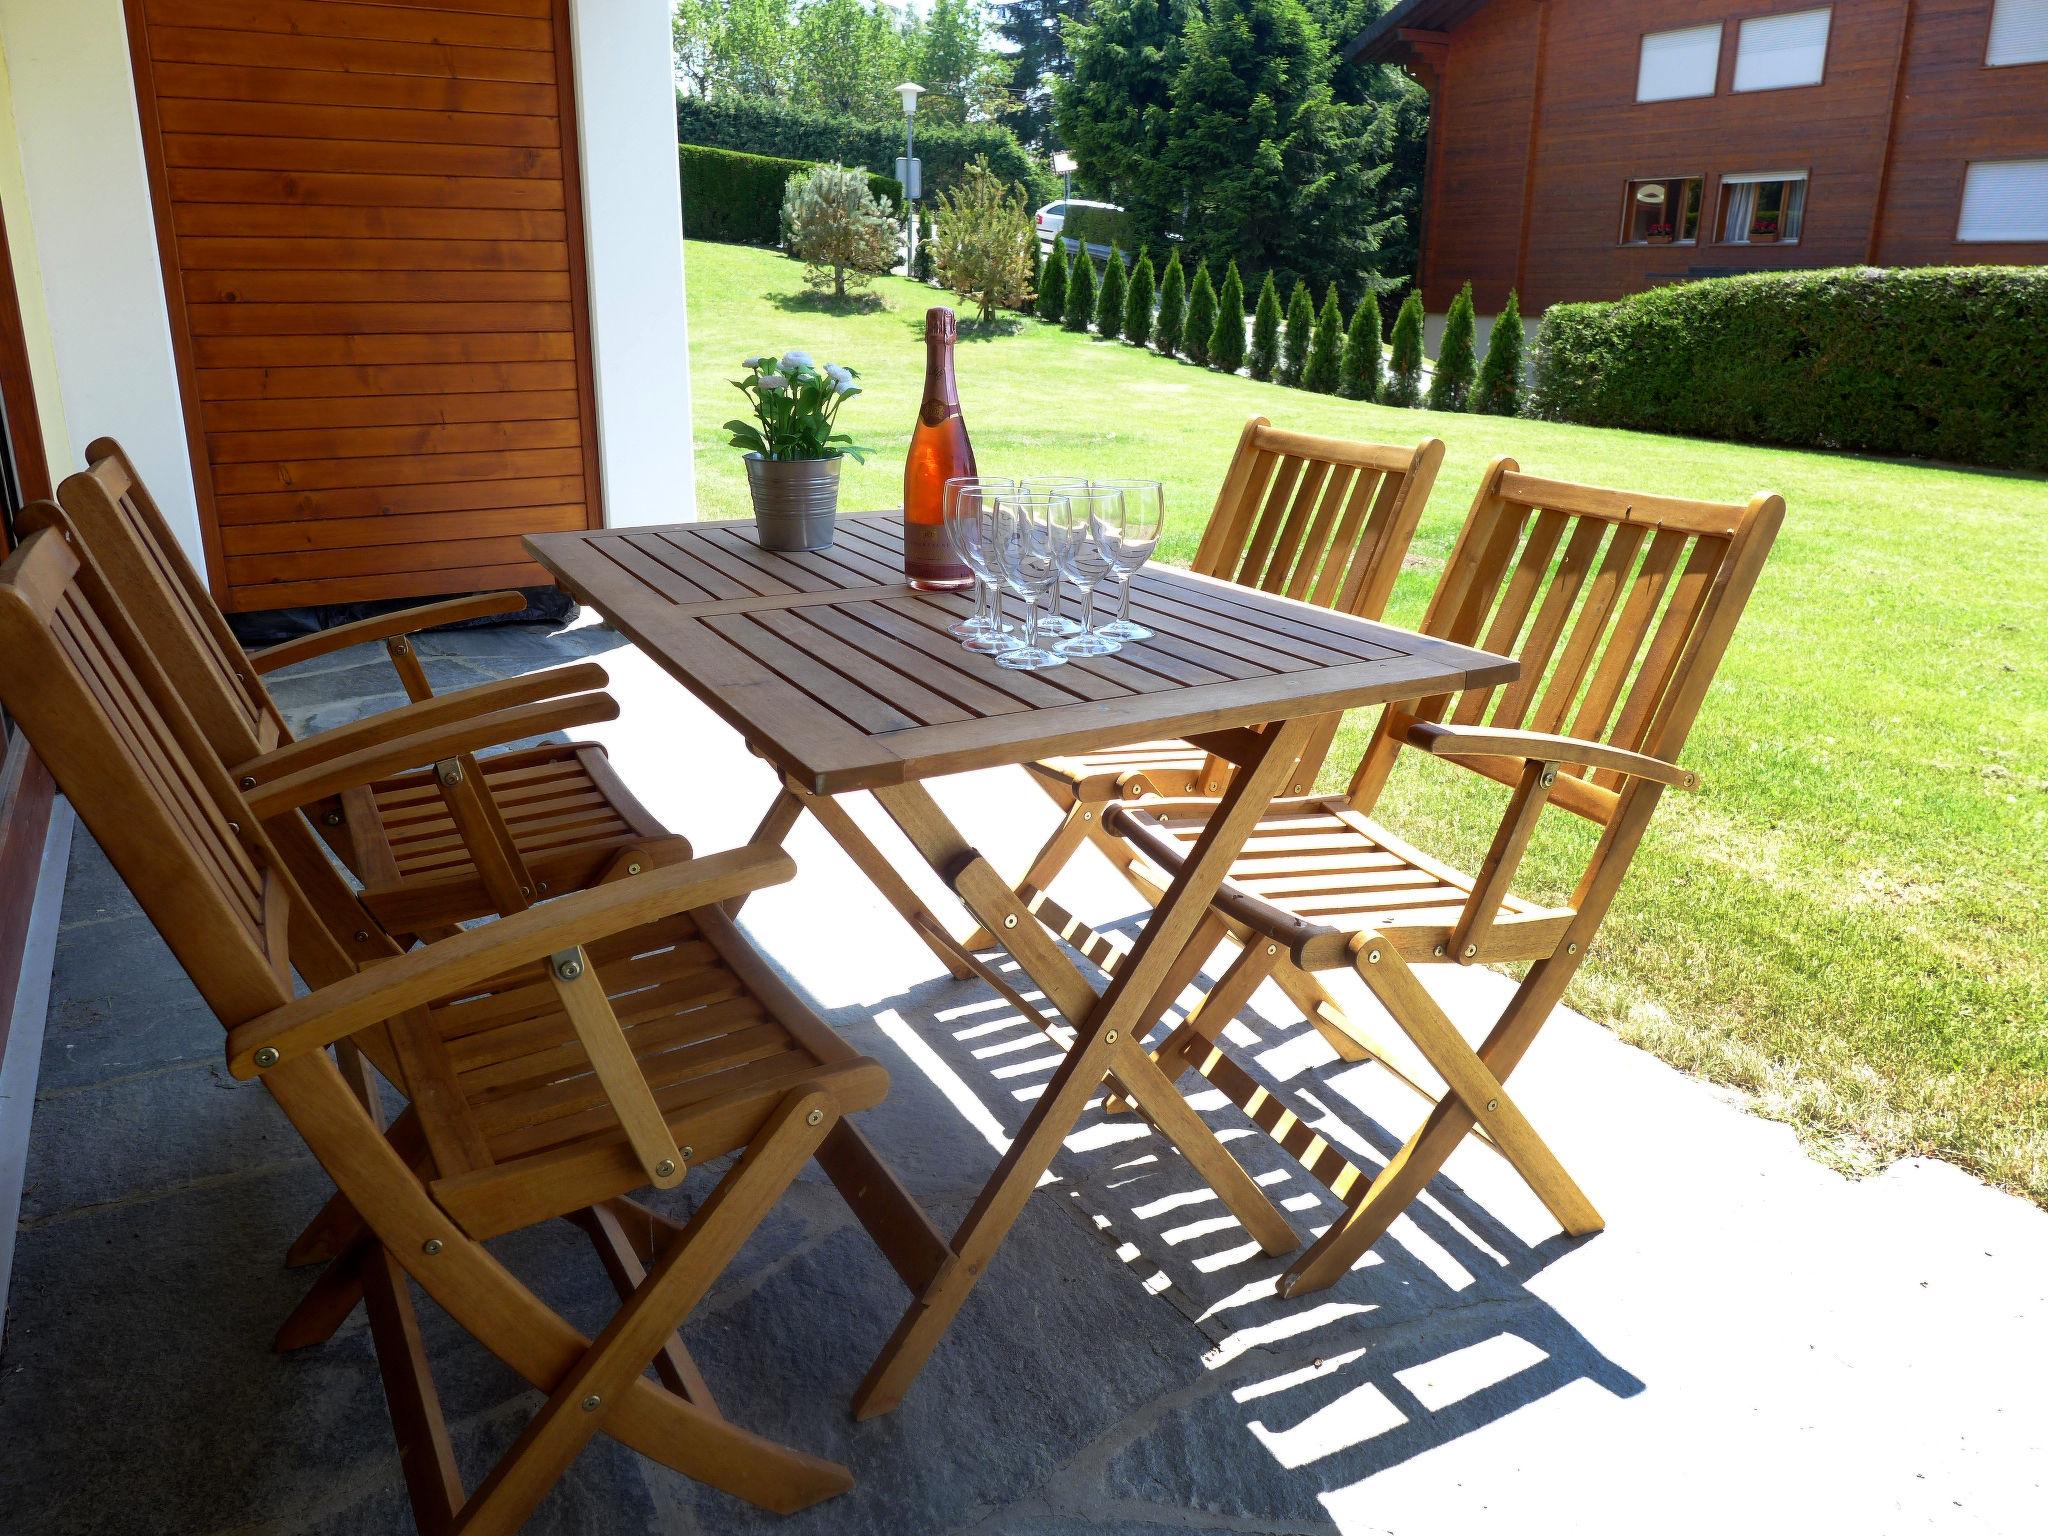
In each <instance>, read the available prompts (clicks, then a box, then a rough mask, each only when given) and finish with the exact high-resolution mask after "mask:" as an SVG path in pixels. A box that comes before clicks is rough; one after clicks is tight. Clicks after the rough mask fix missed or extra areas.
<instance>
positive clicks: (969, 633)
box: [939, 475, 1017, 652]
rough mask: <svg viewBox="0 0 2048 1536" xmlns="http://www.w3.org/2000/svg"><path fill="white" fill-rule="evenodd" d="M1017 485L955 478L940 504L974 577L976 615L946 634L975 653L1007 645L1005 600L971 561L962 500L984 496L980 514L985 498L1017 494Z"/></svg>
mask: <svg viewBox="0 0 2048 1536" xmlns="http://www.w3.org/2000/svg"><path fill="white" fill-rule="evenodd" d="M1016 488H1017V482H1016V481H1015V480H1013V479H1009V478H1006V477H1002V476H990V475H955V476H953V478H952V479H950V480H948V481H947V482H946V484H945V489H944V490H943V491H942V492H941V496H940V502H939V516H940V521H941V522H942V523H943V525H944V526H945V530H946V537H947V540H948V542H950V543H951V544H952V546H953V550H954V552H955V553H956V554H958V555H959V556H960V559H961V562H962V563H963V564H964V565H966V567H967V568H968V570H970V571H972V572H973V573H974V612H973V613H972V614H970V615H968V617H966V618H964V619H961V620H960V621H959V622H958V623H955V624H949V625H947V626H946V632H947V633H948V634H950V635H952V636H953V637H954V638H955V639H956V640H959V641H960V642H961V643H962V644H964V645H966V646H967V648H968V649H969V650H971V651H981V652H989V651H996V650H1001V649H1002V644H987V643H984V642H987V641H989V640H991V639H993V640H997V641H1002V642H1003V644H1007V643H1008V642H1007V640H1006V639H1005V630H1004V627H1003V615H1002V600H1001V597H1000V596H999V595H998V594H997V592H996V590H995V588H994V585H993V584H992V583H991V582H990V581H989V579H988V572H987V570H986V569H984V568H982V567H977V566H976V564H975V562H974V561H973V560H972V559H970V558H969V557H968V551H967V546H966V544H965V542H964V541H963V539H962V536H961V531H960V527H959V517H960V506H961V502H962V498H963V496H964V495H965V494H966V493H969V492H980V493H982V496H981V497H978V498H974V499H973V505H974V507H975V509H976V510H985V508H986V501H985V500H983V499H982V498H985V497H986V496H988V495H991V494H993V493H995V492H998V491H1013V490H1015V489H1016Z"/></svg>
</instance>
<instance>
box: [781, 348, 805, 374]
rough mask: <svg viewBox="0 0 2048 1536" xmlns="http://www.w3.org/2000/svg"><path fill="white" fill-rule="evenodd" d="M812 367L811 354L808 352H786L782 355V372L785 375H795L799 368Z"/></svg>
mask: <svg viewBox="0 0 2048 1536" xmlns="http://www.w3.org/2000/svg"><path fill="white" fill-rule="evenodd" d="M810 366H811V354H810V353H808V352H785V353H783V354H782V371H783V372H784V373H795V372H796V371H797V369H799V368H808V367H810Z"/></svg>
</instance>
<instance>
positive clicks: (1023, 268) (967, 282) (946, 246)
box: [933, 160, 1038, 321]
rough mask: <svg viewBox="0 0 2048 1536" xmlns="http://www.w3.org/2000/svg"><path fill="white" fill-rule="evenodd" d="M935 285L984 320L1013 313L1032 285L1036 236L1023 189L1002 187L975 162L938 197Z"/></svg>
mask: <svg viewBox="0 0 2048 1536" xmlns="http://www.w3.org/2000/svg"><path fill="white" fill-rule="evenodd" d="M936 244H937V247H938V249H937V250H936V252H934V258H933V259H934V261H935V262H936V264H937V266H938V269H939V280H940V281H941V282H942V283H944V284H945V286H946V287H948V288H950V289H952V290H953V291H954V292H955V293H957V294H959V295H960V297H961V298H963V299H968V298H971V299H973V300H974V301H975V303H976V304H977V305H979V306H980V309H981V316H980V318H981V319H982V320H984V321H987V320H993V319H994V318H995V313H996V311H997V310H998V309H1015V308H1016V307H1017V304H1018V302H1019V301H1020V300H1021V299H1022V298H1023V297H1024V293H1025V290H1026V289H1027V287H1028V286H1029V284H1030V282H1031V255H1032V252H1034V251H1035V250H1037V249H1038V235H1037V233H1036V231H1034V230H1033V229H1032V227H1031V212H1030V210H1029V209H1028V208H1026V207H1025V206H1024V189H1023V188H1022V187H1020V186H1018V185H1017V184H1016V183H1014V182H1011V183H1008V184H1005V183H1004V182H1003V181H1002V179H1001V178H1000V177H998V176H997V175H996V174H995V173H994V172H993V171H991V170H990V169H989V168H988V162H987V161H985V160H977V161H976V162H975V163H974V164H973V165H971V166H969V167H968V168H967V175H966V176H965V177H964V178H963V179H962V180H961V182H960V184H959V185H958V186H957V187H955V188H953V190H952V191H950V192H941V193H940V194H939V233H938V238H937V242H936Z"/></svg>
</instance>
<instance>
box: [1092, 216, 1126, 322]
mask: <svg viewBox="0 0 2048 1536" xmlns="http://www.w3.org/2000/svg"><path fill="white" fill-rule="evenodd" d="M1130 280H1131V275H1130V273H1128V272H1126V271H1125V270H1124V254H1123V252H1122V251H1120V250H1118V249H1117V245H1116V242H1115V241H1114V240H1112V241H1110V242H1109V260H1108V261H1107V262H1106V263H1104V265H1103V268H1102V286H1101V288H1099V289H1097V290H1096V295H1095V332H1096V334H1097V335H1098V336H1100V337H1102V339H1103V340H1104V341H1108V340H1111V339H1113V338H1114V337H1115V336H1116V334H1117V333H1118V332H1119V331H1121V330H1122V329H1123V328H1124V293H1125V291H1126V290H1127V289H1128V288H1129V287H1130Z"/></svg>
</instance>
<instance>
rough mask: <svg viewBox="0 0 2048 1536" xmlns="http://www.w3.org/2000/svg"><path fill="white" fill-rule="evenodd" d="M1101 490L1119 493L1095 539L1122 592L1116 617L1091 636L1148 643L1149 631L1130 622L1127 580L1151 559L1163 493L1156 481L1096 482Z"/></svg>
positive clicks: (1162, 519) (1161, 522) (1162, 514)
mask: <svg viewBox="0 0 2048 1536" xmlns="http://www.w3.org/2000/svg"><path fill="white" fill-rule="evenodd" d="M1094 484H1095V485H1096V486H1097V487H1099V488H1102V489H1105V490H1115V491H1121V492H1122V493H1123V495H1122V498H1121V500H1120V502H1119V504H1118V505H1117V506H1116V507H1115V508H1113V509H1112V511H1113V513H1114V515H1113V516H1108V517H1104V518H1103V519H1101V520H1100V522H1099V523H1097V524H1096V525H1095V526H1096V528H1097V532H1096V538H1097V539H1098V540H1099V541H1100V543H1101V545H1102V552H1103V554H1104V555H1105V556H1107V557H1108V560H1109V566H1110V571H1109V574H1110V577H1111V579H1112V580H1114V581H1115V582H1116V583H1117V585H1118V586H1119V587H1121V588H1122V589H1123V590H1122V592H1121V594H1120V595H1119V597H1118V599H1117V605H1116V617H1115V618H1114V619H1113V620H1111V621H1110V622H1109V623H1107V624H1104V625H1103V626H1102V627H1101V628H1100V629H1098V630H1096V631H1095V632H1096V633H1097V634H1098V635H1101V636H1103V637H1105V638H1106V639H1110V640H1150V639H1151V638H1152V631H1151V630H1149V629H1147V628H1146V627H1145V626H1144V625H1142V624H1136V623H1133V622H1132V621H1131V578H1133V577H1134V576H1136V575H1137V574H1138V570H1139V568H1140V567H1141V566H1143V565H1144V563H1145V562H1146V561H1147V560H1149V559H1151V558H1152V551H1153V550H1154V549H1155V548H1157V547H1158V544H1159V535H1160V533H1161V532H1162V531H1163V530H1164V528H1165V526H1166V491H1165V488H1164V487H1163V486H1161V485H1160V483H1159V482H1158V481H1157V480H1097V481H1095V482H1094Z"/></svg>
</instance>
